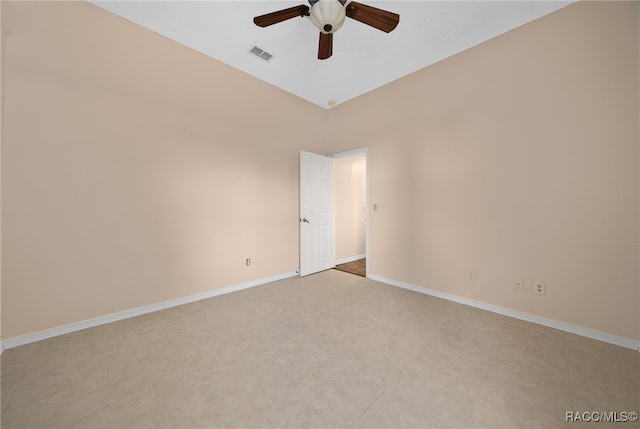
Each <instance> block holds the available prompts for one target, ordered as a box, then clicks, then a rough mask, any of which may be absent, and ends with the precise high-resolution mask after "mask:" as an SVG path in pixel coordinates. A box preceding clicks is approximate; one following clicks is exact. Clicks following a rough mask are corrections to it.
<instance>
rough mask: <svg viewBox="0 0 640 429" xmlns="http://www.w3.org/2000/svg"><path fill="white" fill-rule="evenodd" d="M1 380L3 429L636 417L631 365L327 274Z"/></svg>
mask: <svg viewBox="0 0 640 429" xmlns="http://www.w3.org/2000/svg"><path fill="white" fill-rule="evenodd" d="M0 376H1V382H2V404H1V406H2V421H1V423H2V427H3V428H5V427H9V428H38V429H50V428H52V427H53V428H55V429H58V428H59V429H62V428H65V429H68V428H71V429H73V428H91V429H94V428H95V429H106V428H113V429H116V428H117V429H138V428H154V429H155V428H157V429H162V428H165V429H169V428H172V429H173V428H176V429H178V428H184V429H187V428H207V429H210V428H217V427H224V428H229V427H237V428H267V429H268V428H286V427H296V428H305V427H321V428H339V427H349V426H350V425H352V426H351V427H354V428H376V427H381V428H383V427H388V428H431V427H433V428H435V427H439V428H442V429H444V428H462V427H464V428H483V429H484V428H524V429H529V428H532V429H533V428H556V427H557V428H565V427H574V428H575V427H577V426H576V425H577V424H575V423H568V422H565V414H566V412H567V411H570V410H574V411H575V410H583V411H584V410H587V411H588V410H604V411H607V410H608V411H627V410H629V411H638V410H640V355H638V353H637V352H636V351H633V350H628V349H623V348H621V347H617V346H612V345H610V344H605V343H602V342H599V341H595V340H590V339H586V338H584V337H579V336H576V335H573V334H567V333H564V332H559V331H557V330H554V329H550V328H546V327H543V326H539V325H534V324H531V323H528V322H524V321H520V320H516V319H512V318H509V317H505V316H502V315H499V314H494V313H488V312H485V311H482V310H479V309H476V308H471V307H468V306H464V305H461V304H456V303H452V302H447V301H444V300H441V299H437V298H433V297H429V296H426V295H421V294H416V293H414V292H411V291H408V290H403V289H398V288H395V287H391V286H389V285H384V284H381V283H377V282H373V281H371V280H368V279H365V278H362V277H358V276H353V275H349V274H346V273H342V272H338V271H334V270H329V271H326V272H322V273H319V274H316V275H313V276H307V277H303V278H290V279H285V280H282V281H278V282H274V283H271V284H267V285H263V286H260V287H256V288H251V289H247V290H243V291H239V292H236V293H233V294H228V295H223V296H219V297H215V298H211V299H207V300H203V301H199V302H195V303H191V304H187V305H184V306H179V307H174V308H170V309H166V310H163V311H160V312H155V313H152V314H147V315H143V316H140V317H136V318H131V319H127V320H122V321H119V322H115V323H112V324H108V325H104V326H98V327H95V328H91V329H86V330H83V331H79V332H74V333H71V334H67V335H63V336H60V337H56V338H52V339H49V340H45V341H41V342H38V343H33V344H29V345H25V346H21V347H16V348H14V349H9V350H5V352H4V353H3V354H2V356H1V357H0ZM589 427H594V428H595V427H601V425H599V424H596V423H590V424H589ZM616 427H617V426H616ZM625 427H626V426H625Z"/></svg>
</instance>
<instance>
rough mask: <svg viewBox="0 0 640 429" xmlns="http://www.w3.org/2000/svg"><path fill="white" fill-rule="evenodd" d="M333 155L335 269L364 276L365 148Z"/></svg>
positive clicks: (366, 195)
mask: <svg viewBox="0 0 640 429" xmlns="http://www.w3.org/2000/svg"><path fill="white" fill-rule="evenodd" d="M331 158H334V210H335V258H336V269H338V270H341V271H346V272H349V273H351V274H356V275H360V276H363V277H366V276H367V249H368V225H367V223H368V222H367V221H368V213H367V207H368V205H367V200H368V187H367V183H368V182H367V161H368V149H367V148H361V149H355V150H352V151H348V152H341V153H337V154H334V155H331Z"/></svg>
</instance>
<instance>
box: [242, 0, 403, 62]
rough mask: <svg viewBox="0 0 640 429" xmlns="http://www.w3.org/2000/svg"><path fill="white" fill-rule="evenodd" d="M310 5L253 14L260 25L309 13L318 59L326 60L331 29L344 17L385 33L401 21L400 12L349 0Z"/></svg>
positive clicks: (318, 0)
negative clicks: (317, 38) (316, 37)
mask: <svg viewBox="0 0 640 429" xmlns="http://www.w3.org/2000/svg"><path fill="white" fill-rule="evenodd" d="M309 5H310V6H311V7H309V6H307V5H304V4H301V5H300V6H294V7H290V8H287V9H282V10H278V11H276V12H271V13H267V14H266V15H260V16H256V17H255V18H253V22H254V23H255V24H256V25H257V26H259V27H268V26H270V25H273V24H277V23H279V22H282V21H286V20H287V19H291V18H295V17H297V16H301V17H305V16H308V17H310V19H311V22H313V24H314V25H315V26H316V27H318V29H319V30H320V41H319V43H318V59H319V60H326V59H327V58H329V57H330V56H331V55H332V54H333V33H335V32H336V31H338V30H339V29H340V27H342V24H344V20H345V17H349V18H351V19H355V20H356V21H360V22H362V23H364V24H367V25H370V26H371V27H373V28H377V29H378V30H382V31H384V32H386V33H389V32H391V31H393V29H394V28H396V26H397V25H398V22H400V15H398V14H397V13H393V12H388V11H386V10H382V9H378V8H376V7H373V6H367V5H364V4H362V3H357V2H355V1H349V0H309Z"/></svg>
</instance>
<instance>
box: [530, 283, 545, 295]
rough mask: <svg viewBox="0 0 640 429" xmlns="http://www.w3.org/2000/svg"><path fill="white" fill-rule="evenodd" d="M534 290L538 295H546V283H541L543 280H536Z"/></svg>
mask: <svg viewBox="0 0 640 429" xmlns="http://www.w3.org/2000/svg"><path fill="white" fill-rule="evenodd" d="M533 291H534V292H535V293H537V294H538V295H544V292H545V290H544V283H541V282H535V283H534V284H533Z"/></svg>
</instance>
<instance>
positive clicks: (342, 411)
mask: <svg viewBox="0 0 640 429" xmlns="http://www.w3.org/2000/svg"><path fill="white" fill-rule="evenodd" d="M262 412H263V413H264V415H265V416H266V417H267V418H268V419H269V421H270V422H271V425H272V426H273V427H276V428H347V427H349V426H350V425H351V424H352V423H353V422H354V421H355V420H356V419H357V418H358V416H359V415H360V414H361V412H362V410H361V409H360V408H358V407H357V406H356V405H354V404H353V403H351V402H350V401H349V400H348V399H347V398H346V397H345V396H344V395H343V394H342V393H341V391H340V389H339V388H338V387H337V386H335V385H333V384H332V383H331V382H330V381H329V380H324V379H322V378H313V377H312V378H309V379H306V380H305V381H303V382H302V383H301V384H300V385H298V386H296V387H294V388H293V389H291V390H289V391H287V392H286V393H284V394H282V395H281V396H279V397H277V398H276V399H275V400H274V401H272V402H270V403H268V404H267V405H266V406H265V407H264V408H263V409H262Z"/></svg>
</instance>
